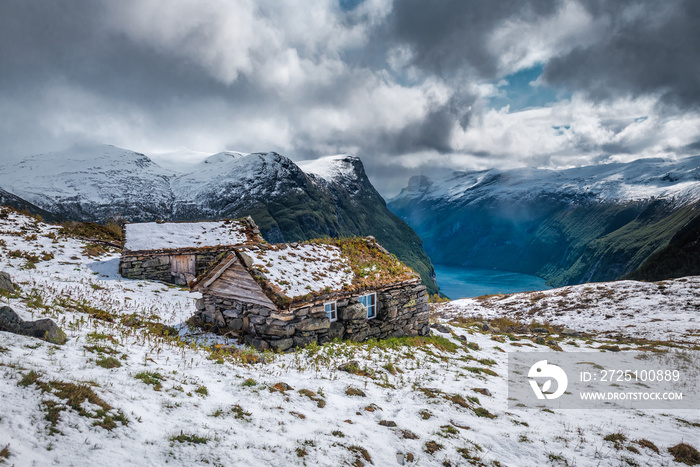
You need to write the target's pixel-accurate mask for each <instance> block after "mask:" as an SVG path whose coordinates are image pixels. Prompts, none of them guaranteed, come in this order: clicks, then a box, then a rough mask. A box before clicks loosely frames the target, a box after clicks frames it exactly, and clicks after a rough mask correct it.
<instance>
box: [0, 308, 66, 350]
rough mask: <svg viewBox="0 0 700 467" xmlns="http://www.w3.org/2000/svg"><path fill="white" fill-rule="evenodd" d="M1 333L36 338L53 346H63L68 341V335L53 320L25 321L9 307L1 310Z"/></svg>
mask: <svg viewBox="0 0 700 467" xmlns="http://www.w3.org/2000/svg"><path fill="white" fill-rule="evenodd" d="M0 331H7V332H11V333H13V334H20V335H22V336H29V337H36V338H38V339H42V340H45V341H47V342H51V343H52V344H61V345H62V344H65V343H66V341H67V340H68V337H67V336H66V333H65V332H63V331H62V330H61V328H59V327H58V326H57V325H56V323H54V322H53V320H51V319H48V318H45V319H39V320H36V321H24V320H23V319H22V318H20V317H19V316H18V315H17V313H15V311H14V310H13V309H12V308H10V307H9V306H4V307H2V308H0Z"/></svg>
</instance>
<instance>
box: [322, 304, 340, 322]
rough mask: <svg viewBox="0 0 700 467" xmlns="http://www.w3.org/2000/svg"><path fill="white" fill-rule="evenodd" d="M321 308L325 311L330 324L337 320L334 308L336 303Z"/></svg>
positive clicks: (336, 311)
mask: <svg viewBox="0 0 700 467" xmlns="http://www.w3.org/2000/svg"><path fill="white" fill-rule="evenodd" d="M323 307H324V308H325V309H326V316H328V319H329V320H331V322H333V321H337V320H338V310H337V308H336V302H328V303H324V304H323Z"/></svg>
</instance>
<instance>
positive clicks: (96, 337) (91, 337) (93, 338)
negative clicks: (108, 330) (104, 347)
mask: <svg viewBox="0 0 700 467" xmlns="http://www.w3.org/2000/svg"><path fill="white" fill-rule="evenodd" d="M86 338H87V340H88V342H97V341H109V342H112V343H114V344H116V343H117V340H116V339H115V338H114V336H113V335H112V334H105V333H103V332H97V331H94V332H90V333H88V335H87V336H86Z"/></svg>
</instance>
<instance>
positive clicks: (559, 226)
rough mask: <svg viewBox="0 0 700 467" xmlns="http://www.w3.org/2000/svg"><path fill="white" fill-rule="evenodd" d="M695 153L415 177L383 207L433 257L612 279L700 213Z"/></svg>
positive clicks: (577, 278) (553, 277)
mask: <svg viewBox="0 0 700 467" xmlns="http://www.w3.org/2000/svg"><path fill="white" fill-rule="evenodd" d="M699 202H700V157H691V158H687V159H683V160H680V161H667V160H662V159H643V160H638V161H634V162H630V163H614V164H602V165H595V166H587V167H579V168H573V169H566V170H544V169H529V168H521V169H512V170H506V171H499V170H486V171H475V172H457V171H442V172H436V173H433V174H429V175H421V176H416V177H412V178H411V180H410V181H409V184H408V186H407V187H406V188H405V189H404V190H402V192H401V193H400V194H399V195H398V196H397V197H396V198H394V199H393V200H391V201H390V203H389V207H390V208H391V210H392V211H393V212H394V213H396V214H397V215H399V216H400V217H401V218H402V219H404V220H405V221H407V222H408V224H409V225H411V226H412V227H413V228H414V229H415V230H416V232H417V233H418V234H419V235H420V236H421V238H422V239H423V241H424V245H425V248H426V251H427V252H428V254H429V255H430V257H431V258H432V259H433V261H434V262H436V263H444V264H458V265H466V266H474V267H485V268H497V269H502V270H509V271H515V272H523V273H528V274H534V275H538V276H541V277H544V278H546V279H548V280H549V281H550V283H552V284H553V285H565V284H575V283H581V282H587V281H602V280H612V279H617V278H619V277H621V276H624V275H625V274H628V273H630V272H632V271H634V270H635V269H636V268H638V267H639V266H640V265H642V263H643V262H644V261H645V260H646V259H647V258H649V256H651V255H652V254H653V253H654V252H656V251H659V250H660V249H662V248H663V247H665V246H666V245H667V244H668V242H669V241H670V239H671V238H672V237H673V235H674V234H675V233H676V232H678V231H679V230H680V229H682V228H683V227H684V226H685V225H686V224H688V223H689V222H690V221H691V220H692V219H694V218H696V217H697V216H698V214H699V213H700V212H699V211H698V204H699Z"/></svg>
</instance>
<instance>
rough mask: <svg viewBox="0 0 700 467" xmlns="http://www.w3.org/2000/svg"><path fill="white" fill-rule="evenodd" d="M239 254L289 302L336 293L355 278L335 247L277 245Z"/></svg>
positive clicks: (322, 245)
mask: <svg viewBox="0 0 700 467" xmlns="http://www.w3.org/2000/svg"><path fill="white" fill-rule="evenodd" d="M242 251H244V252H245V253H247V254H249V255H250V256H251V257H252V258H253V266H252V267H254V268H257V269H259V270H261V271H262V272H263V273H264V274H265V276H266V277H267V279H268V281H269V282H270V283H271V284H273V285H276V286H277V287H279V288H280V290H281V291H282V293H284V294H285V295H286V296H288V297H290V298H293V297H298V296H301V295H306V294H307V293H309V292H321V291H323V290H324V289H325V288H329V289H330V290H333V291H337V290H340V289H342V287H343V286H346V285H347V286H349V285H351V284H352V281H353V279H354V278H355V275H354V274H353V272H352V270H351V269H350V265H349V264H348V262H347V260H346V259H345V257H344V256H343V255H342V252H341V250H340V248H338V247H337V246H334V245H324V244H299V245H297V246H292V245H279V246H274V247H267V248H257V247H253V248H245V249H243V250H242Z"/></svg>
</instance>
